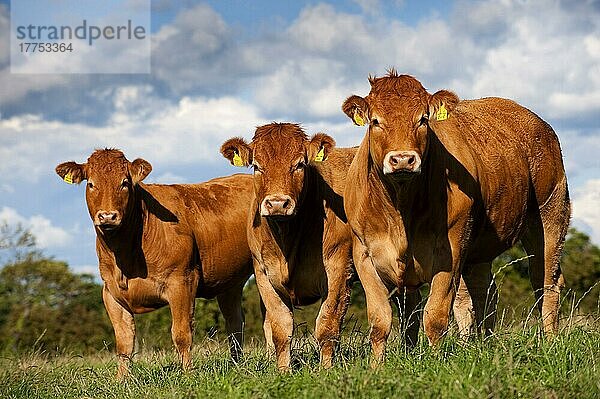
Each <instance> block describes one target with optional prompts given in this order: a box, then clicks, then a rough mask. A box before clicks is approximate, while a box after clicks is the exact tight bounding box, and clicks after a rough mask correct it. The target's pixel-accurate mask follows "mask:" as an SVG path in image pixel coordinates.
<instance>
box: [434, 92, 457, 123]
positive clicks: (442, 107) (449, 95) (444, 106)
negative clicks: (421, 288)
mask: <svg viewBox="0 0 600 399" xmlns="http://www.w3.org/2000/svg"><path fill="white" fill-rule="evenodd" d="M459 101H460V100H459V98H458V96H457V95H456V94H454V93H453V92H451V91H448V90H440V91H437V92H436V93H435V94H433V95H432V96H431V97H430V98H429V115H430V116H429V118H430V120H436V121H443V120H446V119H448V118H449V117H450V113H451V112H452V111H454V108H456V105H457V104H458V102H459Z"/></svg>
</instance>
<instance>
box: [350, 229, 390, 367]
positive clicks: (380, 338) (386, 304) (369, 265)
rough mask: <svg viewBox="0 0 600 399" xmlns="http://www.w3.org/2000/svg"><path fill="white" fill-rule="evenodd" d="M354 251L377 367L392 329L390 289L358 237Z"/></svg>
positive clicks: (374, 365) (374, 364) (383, 355)
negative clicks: (363, 291) (363, 292)
mask: <svg viewBox="0 0 600 399" xmlns="http://www.w3.org/2000/svg"><path fill="white" fill-rule="evenodd" d="M352 251H353V256H354V264H355V266H356V272H357V273H358V278H359V279H360V282H361V283H362V286H363V288H364V290H365V299H366V302H367V318H368V320H369V325H370V326H371V331H370V334H369V335H370V338H371V348H372V351H373V359H372V363H371V366H372V367H376V366H377V365H379V364H380V363H382V362H383V360H384V358H385V347H386V343H387V339H388V336H389V335H390V331H391V330H392V306H391V305H390V301H389V297H388V296H389V291H388V289H387V287H386V286H385V284H384V283H383V281H382V280H381V277H379V274H378V273H377V270H376V269H375V265H374V264H373V261H372V260H371V257H370V256H369V253H368V251H367V248H366V247H365V246H364V245H362V244H361V243H360V241H359V240H358V239H356V238H355V239H354V245H353V248H352Z"/></svg>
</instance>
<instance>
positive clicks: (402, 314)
mask: <svg viewBox="0 0 600 399" xmlns="http://www.w3.org/2000/svg"><path fill="white" fill-rule="evenodd" d="M395 299H396V301H397V302H396V305H397V307H398V317H399V319H400V323H401V328H400V329H401V332H402V334H403V337H404V343H405V344H406V347H407V348H408V349H412V348H414V347H415V346H416V345H417V342H418V340H419V329H420V327H421V311H420V309H419V305H420V303H421V301H422V298H421V292H420V291H419V290H416V291H413V292H408V291H407V290H406V289H405V290H404V293H402V294H400V295H397V296H396V297H395Z"/></svg>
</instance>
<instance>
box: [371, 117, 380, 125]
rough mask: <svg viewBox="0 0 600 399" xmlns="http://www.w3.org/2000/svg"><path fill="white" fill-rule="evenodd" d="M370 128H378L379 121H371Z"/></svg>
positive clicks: (375, 119) (374, 119)
mask: <svg viewBox="0 0 600 399" xmlns="http://www.w3.org/2000/svg"><path fill="white" fill-rule="evenodd" d="M371 126H375V127H379V120H377V118H373V119H371Z"/></svg>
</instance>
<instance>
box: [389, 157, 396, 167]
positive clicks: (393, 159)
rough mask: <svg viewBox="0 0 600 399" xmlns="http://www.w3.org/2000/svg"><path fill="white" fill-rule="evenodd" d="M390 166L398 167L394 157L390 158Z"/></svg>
mask: <svg viewBox="0 0 600 399" xmlns="http://www.w3.org/2000/svg"><path fill="white" fill-rule="evenodd" d="M390 165H392V166H396V165H398V159H397V158H396V157H390Z"/></svg>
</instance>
